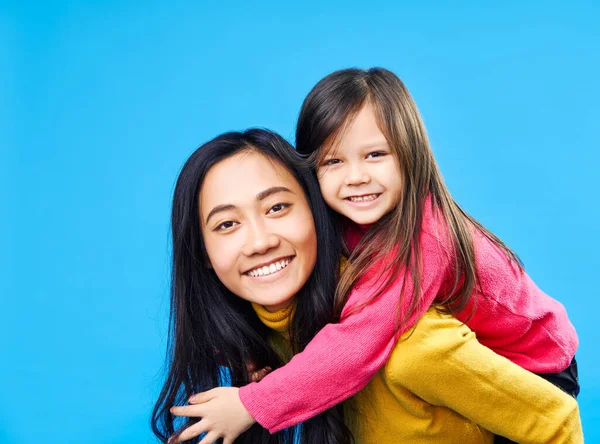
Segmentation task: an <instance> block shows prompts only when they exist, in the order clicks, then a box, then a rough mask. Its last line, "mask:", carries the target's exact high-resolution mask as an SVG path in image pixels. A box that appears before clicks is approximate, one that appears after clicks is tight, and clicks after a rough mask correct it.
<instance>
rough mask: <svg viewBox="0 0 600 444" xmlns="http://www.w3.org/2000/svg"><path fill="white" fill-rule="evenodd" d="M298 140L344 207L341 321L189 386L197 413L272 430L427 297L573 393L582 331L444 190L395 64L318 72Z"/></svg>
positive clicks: (367, 356)
mask: <svg viewBox="0 0 600 444" xmlns="http://www.w3.org/2000/svg"><path fill="white" fill-rule="evenodd" d="M297 149H298V151H299V152H300V153H302V154H306V155H310V157H311V160H312V161H313V163H314V165H315V166H316V172H317V175H318V178H319V183H320V186H321V191H322V193H323V197H324V198H325V200H326V202H327V203H328V204H329V206H330V207H331V208H333V209H334V210H335V211H336V212H337V213H338V214H339V215H340V220H339V223H340V224H341V227H342V229H343V233H344V238H345V244H346V246H347V249H348V253H349V265H348V267H347V268H346V270H345V271H344V272H343V274H342V275H341V278H340V282H339V285H338V288H337V290H336V313H338V314H340V315H341V317H340V322H339V323H337V324H329V325H327V326H326V327H325V328H324V329H323V330H321V331H320V332H319V333H318V334H317V335H316V336H315V338H314V339H313V340H312V341H311V342H310V343H309V344H308V346H307V347H306V348H305V350H304V351H303V352H302V353H300V354H298V355H296V356H295V357H294V358H293V359H292V360H291V361H290V362H289V363H288V364H287V365H286V366H284V367H283V368H281V369H278V370H275V371H273V372H272V373H271V374H269V375H267V376H266V377H265V378H264V379H263V380H262V381H261V382H259V383H252V384H249V385H247V386H244V387H241V388H240V389H239V394H238V391H237V389H229V390H228V389H225V388H221V389H216V391H211V393H209V394H206V395H201V396H198V397H196V398H193V399H192V400H191V402H192V403H194V402H205V401H208V402H206V404H210V405H211V406H213V407H211V408H210V409H209V408H208V407H206V408H205V412H206V414H205V415H204V419H207V418H210V421H212V422H214V423H217V424H226V425H227V428H228V430H227V433H228V434H227V436H229V437H234V438H235V436H237V434H239V432H240V431H241V430H244V428H245V427H248V426H249V425H250V424H248V422H247V421H245V422H244V421H239V418H240V417H242V416H240V412H249V413H250V415H251V416H252V418H253V419H254V420H256V421H258V422H259V423H260V424H261V425H263V426H264V427H266V428H268V429H269V430H270V431H271V432H275V431H277V430H281V429H282V428H285V427H287V426H290V425H293V424H297V423H299V422H302V421H304V420H306V419H308V418H310V417H312V416H314V415H316V414H318V413H319V412H321V411H323V410H324V409H326V408H328V407H330V406H332V405H335V404H336V403H338V402H341V401H343V400H345V399H347V398H349V397H350V396H352V395H354V394H356V393H357V392H358V391H359V390H361V389H362V388H363V387H364V386H365V385H366V384H367V383H368V382H369V381H370V380H371V378H372V377H373V376H374V375H375V374H376V373H377V372H378V370H379V369H380V368H381V367H382V366H383V365H384V364H385V363H386V362H387V361H388V359H389V357H390V353H391V351H392V349H393V348H394V346H395V343H396V341H397V339H398V337H399V335H401V334H403V333H405V332H406V331H407V330H408V329H409V328H410V327H412V326H413V325H414V324H415V322H416V321H417V320H418V319H419V318H421V316H423V314H424V313H425V311H426V310H427V309H428V308H429V307H430V306H431V305H432V304H433V303H435V304H436V305H440V306H443V307H444V308H445V309H446V310H447V311H451V312H452V313H454V314H455V316H456V317H457V318H458V319H459V320H461V321H463V322H465V323H466V324H467V325H468V326H469V327H470V328H471V329H472V330H473V331H474V332H475V333H476V334H477V337H478V339H479V341H480V342H481V343H482V344H484V345H486V346H488V347H489V348H491V349H492V350H493V351H495V352H496V353H498V354H500V355H502V356H505V357H506V358H508V359H510V360H511V361H513V362H514V363H516V364H518V365H520V366H521V367H523V368H525V369H527V370H529V371H531V372H535V373H538V374H540V375H542V376H543V377H545V378H546V379H548V380H550V381H551V382H553V383H558V384H560V385H561V387H562V388H563V389H564V390H565V391H567V392H568V393H570V394H572V395H573V396H576V395H577V393H578V391H579V387H578V384H577V376H576V364H575V361H574V355H575V351H576V349H577V345H578V340H577V335H576V333H575V330H574V328H573V326H572V325H571V323H570V322H569V320H568V318H567V315H566V313H565V310H564V307H563V306H562V305H561V304H560V303H558V302H557V301H555V300H553V299H551V298H550V297H548V296H547V295H545V294H544V293H543V292H541V290H539V289H538V288H537V287H536V286H535V284H534V283H533V282H532V281H531V279H530V278H529V277H528V276H527V274H525V272H524V271H523V269H522V268H521V265H520V262H519V260H518V258H517V257H516V255H515V254H514V253H513V252H512V251H511V250H510V249H508V247H506V246H505V245H504V244H503V243H502V242H501V241H500V240H499V239H498V238H496V237H495V236H494V235H493V234H491V233H490V232H489V231H487V230H486V229H485V228H484V227H482V226H481V225H480V224H479V223H478V222H476V221H475V220H474V219H472V218H471V217H470V216H468V215H467V214H466V213H464V212H463V211H462V209H461V208H460V207H459V206H458V205H457V204H456V203H455V202H454V200H453V199H452V198H451V196H450V194H449V192H448V190H447V189H446V187H445V185H444V183H443V180H442V178H441V175H440V174H439V171H438V169H437V166H436V164H435V160H434V158H433V154H432V152H431V150H430V147H429V144H428V141H427V137H426V134H425V129H424V126H423V124H422V122H421V119H420V116H419V113H418V111H417V108H416V106H415V104H414V102H413V101H412V98H411V97H410V95H409V94H408V91H407V90H406V89H405V87H404V85H403V84H402V82H401V81H400V80H399V79H398V78H397V77H396V76H395V75H394V74H393V73H391V72H389V71H387V70H383V69H372V70H369V71H362V70H355V69H351V70H343V71H338V72H335V73H333V74H331V75H329V76H327V77H326V78H324V79H323V80H321V81H320V82H319V83H318V84H317V85H316V86H315V87H314V88H313V90H312V91H311V92H310V93H309V95H308V96H307V98H306V100H305V102H304V104H303V106H302V110H301V113H300V118H299V123H298V128H297ZM342 308H343V311H342ZM405 359H407V360H408V359H411V357H410V356H406V357H405ZM431 365H434V366H435V365H436V363H435V362H433V363H431ZM442 385H443V382H440V386H442ZM440 390H442V387H440ZM242 407H243V408H242ZM243 417H244V418H246V419H247V416H243ZM515 427H518V425H515ZM222 436H225V435H222Z"/></svg>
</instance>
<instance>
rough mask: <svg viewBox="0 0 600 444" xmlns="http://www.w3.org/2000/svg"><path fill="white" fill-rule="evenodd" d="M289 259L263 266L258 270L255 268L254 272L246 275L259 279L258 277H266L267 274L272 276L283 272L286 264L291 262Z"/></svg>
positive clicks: (251, 271)
mask: <svg viewBox="0 0 600 444" xmlns="http://www.w3.org/2000/svg"><path fill="white" fill-rule="evenodd" d="M291 260H292V259H291V258H287V259H283V260H280V261H278V262H273V263H272V264H270V265H265V266H263V267H260V268H255V269H254V270H250V271H249V272H248V275H249V276H251V277H259V276H267V275H269V274H273V273H275V272H277V271H280V270H283V269H284V268H285V267H287V266H288V264H289V263H290V262H291Z"/></svg>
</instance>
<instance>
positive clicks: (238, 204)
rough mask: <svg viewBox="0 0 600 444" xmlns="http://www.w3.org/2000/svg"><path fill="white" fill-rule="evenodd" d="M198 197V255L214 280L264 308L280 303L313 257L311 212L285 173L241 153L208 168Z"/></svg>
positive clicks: (285, 300) (310, 266)
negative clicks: (202, 253) (203, 255)
mask: <svg viewBox="0 0 600 444" xmlns="http://www.w3.org/2000/svg"><path fill="white" fill-rule="evenodd" d="M198 198H199V208H200V215H199V216H200V226H201V229H202V236H203V238H204V242H205V245H206V252H207V253H208V259H209V261H210V266H211V267H212V268H213V269H214V271H215V273H216V274H217V277H218V278H219V279H220V281H221V282H222V283H223V284H224V285H225V286H226V287H227V288H228V289H229V290H231V291H232V292H233V293H234V294H236V295H238V296H239V297H241V298H243V299H245V300H247V301H250V302H254V303H257V304H260V305H264V306H265V307H266V308H267V309H268V310H270V311H276V310H280V309H282V308H286V307H288V306H289V305H290V304H291V303H292V301H293V298H294V296H295V295H296V293H298V291H299V290H300V289H301V288H302V286H303V285H304V284H305V283H306V281H307V280H308V278H309V276H310V274H311V273H312V270H313V268H314V266H315V262H316V258H317V236H316V232H315V225H314V221H313V217H312V213H311V211H310V207H309V206H308V202H307V200H306V197H305V195H304V191H303V190H302V187H301V186H300V184H299V183H298V182H297V181H296V179H295V178H294V177H293V176H292V174H290V172H289V171H288V170H287V169H286V168H284V167H283V166H282V165H280V164H279V163H278V162H277V161H275V160H272V159H270V158H268V157H266V156H264V155H261V154H259V153H257V152H255V151H252V150H249V151H244V152H241V153H238V154H236V155H234V156H232V157H229V158H228V159H225V160H223V161H221V162H219V163H217V164H216V165H214V166H213V167H212V168H211V169H210V170H209V171H208V174H207V175H206V177H205V179H204V183H203V184H202V187H201V189H200V193H199V196H198Z"/></svg>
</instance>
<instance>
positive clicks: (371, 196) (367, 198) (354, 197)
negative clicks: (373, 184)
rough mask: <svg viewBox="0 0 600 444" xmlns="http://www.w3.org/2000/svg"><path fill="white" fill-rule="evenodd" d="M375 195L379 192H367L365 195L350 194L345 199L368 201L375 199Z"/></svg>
mask: <svg viewBox="0 0 600 444" xmlns="http://www.w3.org/2000/svg"><path fill="white" fill-rule="evenodd" d="M377 196H379V194H368V195H366V196H350V197H348V198H347V199H348V200H349V201H350V202H370V201H372V200H375V199H377Z"/></svg>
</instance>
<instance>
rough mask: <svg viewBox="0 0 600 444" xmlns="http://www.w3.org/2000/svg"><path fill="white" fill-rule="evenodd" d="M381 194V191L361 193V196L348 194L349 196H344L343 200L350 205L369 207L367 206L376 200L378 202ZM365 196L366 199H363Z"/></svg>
mask: <svg viewBox="0 0 600 444" xmlns="http://www.w3.org/2000/svg"><path fill="white" fill-rule="evenodd" d="M381 194H382V193H372V194H363V195H361V196H350V197H346V198H344V200H345V201H346V202H348V203H349V204H350V205H352V206H356V207H358V208H365V207H369V206H371V205H373V204H375V203H376V202H378V201H379V197H380V196H381ZM370 196H375V198H370ZM365 197H367V198H368V200H365Z"/></svg>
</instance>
